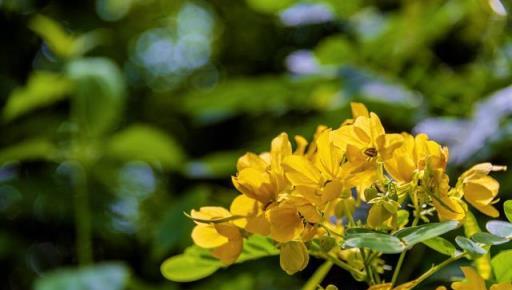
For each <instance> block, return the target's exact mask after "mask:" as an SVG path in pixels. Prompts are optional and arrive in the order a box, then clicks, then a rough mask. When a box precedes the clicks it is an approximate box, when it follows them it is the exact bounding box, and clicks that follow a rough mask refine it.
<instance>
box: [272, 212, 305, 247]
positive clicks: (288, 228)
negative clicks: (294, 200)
mask: <svg viewBox="0 0 512 290" xmlns="http://www.w3.org/2000/svg"><path fill="white" fill-rule="evenodd" d="M267 215H268V220H269V223H270V237H272V239H274V240H275V241H278V242H280V243H285V242H288V241H291V240H294V239H297V238H299V237H300V235H301V234H302V232H303V231H304V223H303V221H302V218H301V216H300V215H299V210H298V209H297V208H296V207H294V206H292V205H289V204H280V205H276V206H274V207H272V208H270V209H269V210H268V211H267Z"/></svg>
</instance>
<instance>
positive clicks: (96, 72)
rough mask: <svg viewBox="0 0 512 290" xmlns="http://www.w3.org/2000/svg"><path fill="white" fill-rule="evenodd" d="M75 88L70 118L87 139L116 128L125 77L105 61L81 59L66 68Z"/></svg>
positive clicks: (100, 59) (120, 111) (122, 101)
mask: <svg viewBox="0 0 512 290" xmlns="http://www.w3.org/2000/svg"><path fill="white" fill-rule="evenodd" d="M67 75H68V76H69V78H70V79H72V80H73V81H74V82H75V83H76V86H77V90H76V93H75V95H74V103H73V116H74V118H76V120H75V121H76V122H78V124H79V126H80V130H83V131H84V134H86V136H89V137H91V136H101V135H102V134H105V133H107V132H109V131H110V130H112V129H113V128H114V127H115V126H117V123H118V121H119V120H120V117H121V113H122V109H123V105H124V98H125V90H126V89H125V84H124V78H123V76H122V73H121V71H120V70H119V68H118V67H117V65H116V64H115V63H114V62H112V61H111V60H110V59H107V58H80V59H77V60H75V61H72V62H71V63H69V64H68V66H67Z"/></svg>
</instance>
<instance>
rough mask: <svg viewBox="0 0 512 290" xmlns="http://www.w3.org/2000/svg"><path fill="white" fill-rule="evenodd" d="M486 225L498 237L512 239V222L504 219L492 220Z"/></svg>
mask: <svg viewBox="0 0 512 290" xmlns="http://www.w3.org/2000/svg"><path fill="white" fill-rule="evenodd" d="M485 227H486V228H487V230H488V231H489V232H490V233H491V234H493V235H496V236H498V237H502V238H506V239H512V224H511V223H507V222H504V221H490V222H488V223H487V224H486V225H485Z"/></svg>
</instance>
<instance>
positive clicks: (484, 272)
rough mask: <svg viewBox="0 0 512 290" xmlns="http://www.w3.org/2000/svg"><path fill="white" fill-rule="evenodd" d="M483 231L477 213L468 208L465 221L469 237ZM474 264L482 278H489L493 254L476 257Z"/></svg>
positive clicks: (465, 232)
mask: <svg viewBox="0 0 512 290" xmlns="http://www.w3.org/2000/svg"><path fill="white" fill-rule="evenodd" d="M481 232H482V231H481V230H480V226H479V225H478V221H477V220H476V218H475V215H473V213H472V212H471V211H469V210H468V211H467V212H466V219H465V221H464V234H465V235H466V237H468V238H469V237H472V236H473V235H475V234H477V233H481ZM473 264H474V266H475V267H476V269H477V271H478V274H479V275H480V276H482V278H484V279H486V280H488V279H489V278H490V277H491V275H492V269H491V254H490V253H489V252H488V253H487V254H485V255H482V256H480V257H476V258H475V260H474V262H473Z"/></svg>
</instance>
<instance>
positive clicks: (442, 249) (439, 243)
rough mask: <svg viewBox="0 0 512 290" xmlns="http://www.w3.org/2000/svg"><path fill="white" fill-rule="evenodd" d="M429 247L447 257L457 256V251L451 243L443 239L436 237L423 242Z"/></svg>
mask: <svg viewBox="0 0 512 290" xmlns="http://www.w3.org/2000/svg"><path fill="white" fill-rule="evenodd" d="M422 243H423V244H425V245H426V246H427V247H429V248H431V249H433V250H435V251H437V252H439V253H441V254H444V255H447V256H455V254H456V253H457V249H456V248H455V246H454V245H453V244H452V243H450V242H449V241H447V240H445V239H443V238H441V237H434V238H431V239H428V240H426V241H423V242H422Z"/></svg>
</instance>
